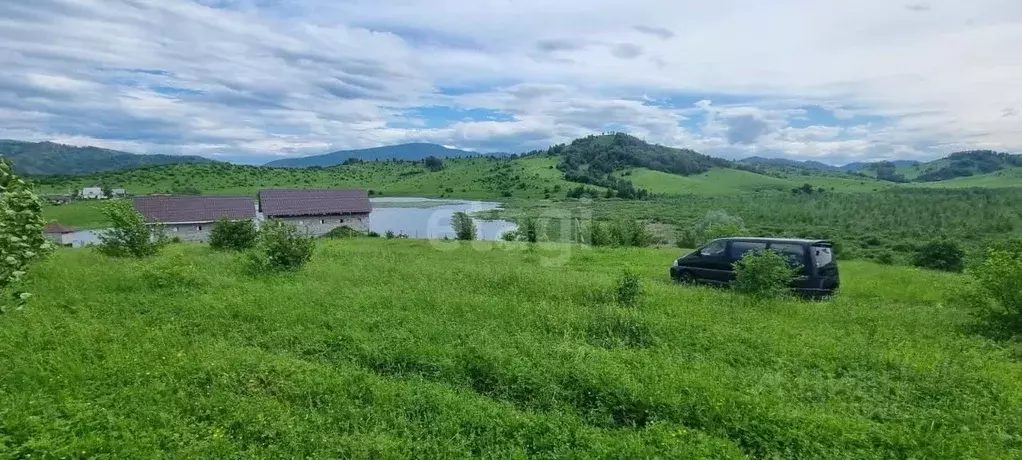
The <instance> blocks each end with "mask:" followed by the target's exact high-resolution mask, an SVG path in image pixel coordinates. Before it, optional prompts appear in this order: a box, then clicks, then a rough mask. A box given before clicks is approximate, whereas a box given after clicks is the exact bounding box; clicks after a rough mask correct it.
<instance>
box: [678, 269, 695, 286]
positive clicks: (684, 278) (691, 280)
mask: <svg viewBox="0 0 1022 460" xmlns="http://www.w3.org/2000/svg"><path fill="white" fill-rule="evenodd" d="M678 282H679V283H681V284H695V282H696V276H695V275H693V274H692V272H690V271H688V270H685V271H683V272H681V273H678Z"/></svg>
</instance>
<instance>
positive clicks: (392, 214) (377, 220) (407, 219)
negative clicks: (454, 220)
mask: <svg viewBox="0 0 1022 460" xmlns="http://www.w3.org/2000/svg"><path fill="white" fill-rule="evenodd" d="M369 201H371V202H372V203H373V212H372V213H371V214H369V229H370V230H372V231H374V232H376V233H379V234H380V235H381V236H382V235H384V234H385V233H387V231H388V230H390V231H392V232H394V233H396V234H400V233H404V234H405V235H408V236H409V237H410V238H431V239H440V238H443V237H445V236H446V237H448V238H454V236H455V235H454V230H452V229H451V216H453V215H454V213H456V212H465V213H468V214H469V215H471V214H472V213H474V212H479V211H489V210H491V209H497V208H499V207H500V203H492V202H486V201H470V200H454V199H442V200H438V199H433V198H399V197H384V198H372V199H370V200H369ZM472 220H474V221H475V223H476V227H477V228H478V229H479V234H478V236H477V239H480V240H499V239H500V235H502V234H504V232H506V231H509V230H514V229H516V228H517V227H516V226H515V224H514V223H513V222H508V221H506V220H481V219H472ZM102 231H103V230H82V231H78V232H75V233H74V236H73V237H72V240H73V242H72V246H73V247H76V248H78V247H82V246H86V245H90V244H98V243H99V238H98V234H99V233H100V232H102Z"/></svg>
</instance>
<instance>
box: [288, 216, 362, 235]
mask: <svg viewBox="0 0 1022 460" xmlns="http://www.w3.org/2000/svg"><path fill="white" fill-rule="evenodd" d="M279 219H280V220H282V221H284V222H290V223H292V224H295V225H296V226H298V228H299V229H302V230H305V231H307V232H309V234H311V235H312V236H323V235H326V234H327V233H329V232H330V230H333V229H335V228H337V227H349V228H351V229H352V230H358V231H360V232H367V231H369V214H344V215H330V216H304V217H280V218H279Z"/></svg>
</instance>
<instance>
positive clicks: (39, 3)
mask: <svg viewBox="0 0 1022 460" xmlns="http://www.w3.org/2000/svg"><path fill="white" fill-rule="evenodd" d="M1019 43H1022V3H1019V2H1017V1H1012V0H977V1H974V2H959V1H952V0H934V1H928V2H925V3H915V4H904V3H899V2H888V1H885V0H863V1H860V2H854V3H847V2H841V3H834V2H812V1H809V0H778V1H775V2H760V1H756V0H725V1H723V2H702V1H696V0H679V1H667V0H632V1H630V2H615V3H607V2H602V3H598V4H593V3H592V2H584V1H582V0H564V1H559V2H552V3H551V2H547V1H543V0H516V1H514V2H509V1H507V0H479V1H475V2H463V1H461V0H436V1H432V2H414V1H409V0H373V1H369V0H352V1H346V2H333V1H327V0H295V1H292V2H286V3H282V4H275V3H271V2H262V1H248V0H230V1H225V0H211V1H206V0H203V1H202V2H193V1H187V0H181V1H174V2H165V1H158V0H105V1H104V0H34V1H32V2H0V68H3V69H4V72H3V73H2V74H0V126H5V128H3V129H0V135H3V136H8V137H17V138H23V139H32V140H34V139H44V138H52V139H71V140H75V141H76V142H88V143H92V144H95V145H104V146H110V145H122V146H124V147H125V148H128V147H130V149H129V150H132V151H168V152H182V153H185V152H202V153H204V154H209V155H212V154H215V153H227V154H231V155H249V156H253V157H258V156H265V157H267V159H269V157H276V156H286V155H299V154H309V153H319V152H321V151H326V150H329V149H332V148H357V147H368V146H373V145H379V144H383V143H390V142H402V141H410V140H429V141H433V142H437V143H441V144H449V145H456V146H459V147H468V148H477V149H483V150H511V151H521V150H527V149H531V148H538V147H543V146H546V145H549V144H551V143H554V142H563V141H565V140H569V139H571V138H572V137H575V136H579V135H585V134H589V133H592V132H600V131H604V130H627V131H629V132H633V133H635V134H637V135H639V136H642V137H645V138H647V139H649V140H652V141H657V142H663V143H668V144H671V145H677V146H682V147H691V148H696V149H703V150H707V151H710V152H713V153H717V154H721V155H727V156H737V155H743V154H747V153H755V154H761V153H766V154H788V155H790V156H803V157H814V158H824V159H830V160H832V161H838V160H839V159H846V158H862V157H870V158H885V157H891V156H893V155H911V156H913V157H934V156H939V155H942V154H946V153H947V151H948V150H949V149H950V148H952V147H954V148H992V149H1001V150H1009V151H1017V150H1020V149H1022V129H1019V128H1020V125H1019V123H1020V118H1019V117H1018V116H1017V113H1018V109H1017V107H1022V91H1020V90H1019V89H1018V84H1017V82H1018V81H1022V55H1019V53H1017V52H1016V51H1015V49H1016V48H1017V47H1018V44H1019ZM671 94H685V95H692V94H695V95H697V96H696V97H697V98H698V97H705V99H707V100H713V101H714V103H712V104H710V103H701V104H700V103H696V104H692V105H685V106H681V107H658V106H656V105H654V104H655V103H654V102H653V101H662V100H667V99H668V98H667V97H664V96H662V95H671ZM698 95H704V96H698ZM743 99H744V102H741V103H736V102H734V101H736V100H743ZM719 101H726V103H725V102H719ZM427 105H440V106H450V107H457V108H462V109H488V110H495V111H500V112H501V113H505V114H508V115H510V116H511V118H510V120H507V121H495V120H480V121H465V120H449V121H447V122H446V123H445V124H443V125H440V126H437V125H436V124H435V123H429V122H428V121H427V120H416V119H408V116H407V113H408V110H409V109H412V108H415V107H419V106H427ZM804 105H819V106H821V107H824V108H825V109H827V110H829V111H830V112H831V114H832V116H833V118H834V120H836V121H833V122H829V123H824V124H820V122H819V120H812V119H809V120H805V121H806V122H807V123H801V122H800V124H802V125H805V124H808V125H809V126H806V127H802V128H798V127H794V126H792V125H793V123H794V121H795V120H797V119H799V118H800V117H801V118H805V117H806V116H807V115H806V114H805V112H804V111H801V109H800V107H801V106H804ZM860 116H869V117H872V118H873V119H878V120H883V122H882V123H880V122H871V123H870V124H863V123H859V122H856V120H857V117H860ZM694 120H695V121H694ZM856 124H858V126H849V125H856ZM398 126H403V127H398Z"/></svg>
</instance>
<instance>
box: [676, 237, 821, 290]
mask: <svg viewBox="0 0 1022 460" xmlns="http://www.w3.org/2000/svg"><path fill="white" fill-rule="evenodd" d="M764 249H771V250H773V251H775V252H777V253H778V254H780V255H782V256H784V257H785V258H787V259H788V264H789V265H791V267H792V268H797V269H799V274H798V276H796V277H795V278H793V279H792V280H791V289H792V290H794V291H796V292H798V293H800V294H804V295H810V296H828V295H831V294H833V293H834V291H836V290H837V288H838V287H839V286H840V285H841V280H840V279H839V277H838V272H837V259H835V258H834V245H833V243H831V242H830V241H826V240H803V239H790V238H721V239H718V240H713V241H711V242H710V243H709V244H707V245H706V246H703V247H701V248H699V249H696V250H695V251H693V252H692V253H691V254H688V255H686V256H682V257H681V258H679V259H678V260H675V261H674V265H672V266H671V278H674V280H676V281H679V282H689V283H692V282H704V283H709V284H717V285H727V284H730V283H731V282H732V281H734V279H735V272H734V263H735V262H737V261H738V260H740V259H741V258H742V256H743V255H745V253H746V252H749V251H760V250H764Z"/></svg>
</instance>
